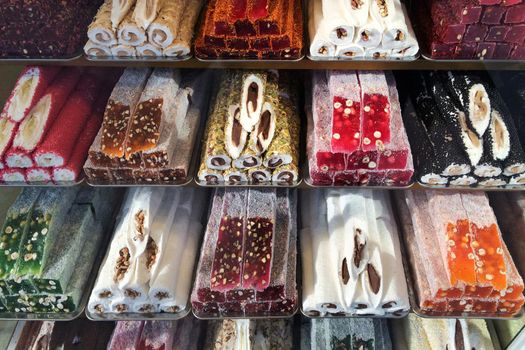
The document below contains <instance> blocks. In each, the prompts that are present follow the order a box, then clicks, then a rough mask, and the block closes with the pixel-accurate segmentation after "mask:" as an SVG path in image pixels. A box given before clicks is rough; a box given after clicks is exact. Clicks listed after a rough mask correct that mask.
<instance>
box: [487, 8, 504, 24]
mask: <svg viewBox="0 0 525 350" xmlns="http://www.w3.org/2000/svg"><path fill="white" fill-rule="evenodd" d="M505 11H507V9H506V8H505V7H503V6H490V7H485V9H484V11H483V14H482V15H481V23H483V24H500V23H501V22H502V19H503V16H504V15H505Z"/></svg>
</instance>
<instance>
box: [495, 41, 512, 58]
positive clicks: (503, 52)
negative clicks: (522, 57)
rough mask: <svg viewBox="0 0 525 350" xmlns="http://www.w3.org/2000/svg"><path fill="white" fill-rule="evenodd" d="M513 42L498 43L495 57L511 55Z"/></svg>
mask: <svg viewBox="0 0 525 350" xmlns="http://www.w3.org/2000/svg"><path fill="white" fill-rule="evenodd" d="M512 48H513V46H512V44H509V43H496V48H495V49H494V54H493V55H492V58H493V59H506V58H509V57H510V53H511V51H512Z"/></svg>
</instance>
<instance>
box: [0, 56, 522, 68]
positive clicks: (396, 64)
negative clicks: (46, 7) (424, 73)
mask: <svg viewBox="0 0 525 350" xmlns="http://www.w3.org/2000/svg"><path fill="white" fill-rule="evenodd" d="M27 64H39V65H47V64H49V65H62V66H92V67H173V68H193V69H227V68H239V69H294V70H295V69H302V70H317V69H363V70H365V69H366V70H524V69H525V61H506V60H487V61H483V60H468V61H467V60H433V61H430V60H426V59H423V58H419V59H417V60H415V61H391V60H389V61H386V60H385V61H382V60H375V61H358V60H355V61H311V60H309V59H307V58H305V59H302V60H300V61H254V60H245V61H241V60H231V61H225V60H221V61H216V62H214V61H201V60H198V59H196V58H191V59H188V60H185V61H173V60H161V59H159V60H148V59H143V60H141V59H125V60H124V59H121V60H89V59H87V58H86V57H79V58H76V59H72V60H51V59H50V60H24V59H17V60H0V65H3V66H6V65H11V66H14V65H27Z"/></svg>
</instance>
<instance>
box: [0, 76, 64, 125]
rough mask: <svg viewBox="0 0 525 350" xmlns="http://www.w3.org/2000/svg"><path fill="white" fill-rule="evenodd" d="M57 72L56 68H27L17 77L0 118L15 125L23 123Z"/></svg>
mask: <svg viewBox="0 0 525 350" xmlns="http://www.w3.org/2000/svg"><path fill="white" fill-rule="evenodd" d="M59 71H60V67H56V66H27V67H26V68H25V69H24V70H23V71H22V72H21V73H20V75H19V76H18V79H17V81H16V84H15V87H14V88H13V91H11V94H10V96H9V97H8V98H7V101H6V103H5V105H4V109H3V110H2V113H1V114H0V117H1V118H8V119H10V120H12V121H13V122H17V123H18V122H21V121H23V120H24V118H25V117H26V116H27V114H28V113H29V112H30V111H31V109H32V108H33V107H34V106H35V105H36V103H37V102H38V101H40V99H41V98H42V96H43V95H44V93H45V92H46V90H47V87H48V86H49V85H50V84H51V83H52V82H53V79H55V77H56V75H57V74H58V72H59Z"/></svg>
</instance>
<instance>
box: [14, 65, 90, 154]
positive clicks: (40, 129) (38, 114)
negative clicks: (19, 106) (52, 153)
mask: <svg viewBox="0 0 525 350" xmlns="http://www.w3.org/2000/svg"><path fill="white" fill-rule="evenodd" d="M80 75H81V69H79V68H76V67H72V68H64V69H63V70H61V71H60V74H59V75H58V76H57V77H56V78H55V79H54V80H53V82H52V83H51V85H49V86H48V88H47V89H46V92H45V94H44V96H43V97H42V98H41V99H40V100H39V101H38V102H37V103H36V104H35V106H34V107H33V108H32V109H31V111H30V112H29V113H28V115H27V117H26V118H25V119H24V121H23V122H22V123H20V126H19V128H18V132H17V134H16V136H15V139H14V140H13V148H15V149H21V150H25V151H26V152H31V151H33V150H34V149H35V148H36V147H37V146H38V145H39V144H40V143H41V142H42V140H43V139H44V137H45V135H46V133H47V132H48V130H49V129H50V128H51V126H52V125H53V123H54V121H55V119H56V118H57V116H58V115H59V113H60V111H61V110H62V107H63V106H64V105H65V103H66V102H67V100H68V97H69V95H70V94H71V92H72V91H73V90H74V88H75V86H76V84H77V82H78V80H79V78H80Z"/></svg>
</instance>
